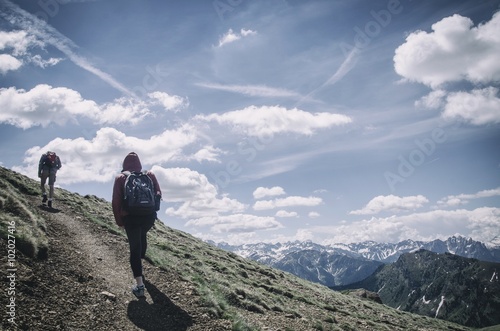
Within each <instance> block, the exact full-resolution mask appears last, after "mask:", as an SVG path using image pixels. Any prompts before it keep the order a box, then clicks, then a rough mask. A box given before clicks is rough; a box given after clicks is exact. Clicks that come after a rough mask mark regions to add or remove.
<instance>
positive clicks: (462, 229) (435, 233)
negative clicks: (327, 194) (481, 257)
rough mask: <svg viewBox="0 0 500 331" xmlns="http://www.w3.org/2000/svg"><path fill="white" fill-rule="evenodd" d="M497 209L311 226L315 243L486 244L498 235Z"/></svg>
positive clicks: (486, 208) (444, 212)
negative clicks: (466, 240) (458, 239)
mask: <svg viewBox="0 0 500 331" xmlns="http://www.w3.org/2000/svg"><path fill="white" fill-rule="evenodd" d="M499 222H500V208H489V207H483V208H477V209H474V210H465V209H458V210H452V211H447V210H435V211H430V212H424V213H415V214H411V215H405V216H391V217H387V218H371V219H369V220H362V221H357V222H352V223H345V224H342V225H339V226H322V227H311V228H309V230H310V231H311V232H313V233H314V235H315V240H316V241H317V242H320V240H319V238H324V240H323V241H322V242H323V243H324V244H335V243H345V244H348V243H354V242H362V241H368V240H373V241H377V242H392V243H395V242H399V241H403V240H406V239H412V240H422V241H429V240H434V239H446V238H448V237H450V236H452V235H462V236H465V237H471V238H473V239H474V240H478V241H482V242H484V243H488V242H490V241H491V240H493V239H494V238H495V237H498V236H500V227H499V226H498V224H499Z"/></svg>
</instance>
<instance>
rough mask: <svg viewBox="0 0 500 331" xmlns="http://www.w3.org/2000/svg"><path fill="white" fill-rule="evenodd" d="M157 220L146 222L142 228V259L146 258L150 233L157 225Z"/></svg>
mask: <svg viewBox="0 0 500 331" xmlns="http://www.w3.org/2000/svg"><path fill="white" fill-rule="evenodd" d="M155 219H156V217H155ZM155 219H153V220H148V221H146V222H145V224H144V225H143V226H142V227H141V258H145V257H146V250H147V249H148V231H149V230H151V228H152V227H153V225H154V224H155V223H154V222H155Z"/></svg>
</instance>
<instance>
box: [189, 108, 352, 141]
mask: <svg viewBox="0 0 500 331" xmlns="http://www.w3.org/2000/svg"><path fill="white" fill-rule="evenodd" d="M195 119H198V120H204V121H215V122H217V123H219V124H223V125H229V126H232V127H233V129H234V130H235V131H238V132H241V133H246V134H248V135H250V136H257V137H263V136H268V135H273V134H278V133H288V132H291V133H297V134H303V135H311V134H313V133H314V131H315V130H316V129H325V128H330V127H332V126H338V125H344V124H348V123H351V122H352V120H351V118H350V117H348V116H345V115H340V114H332V113H326V112H325V113H309V112H306V111H303V110H300V109H297V108H293V109H286V108H284V107H279V106H262V107H256V106H250V107H247V108H244V109H242V110H235V111H230V112H227V113H224V114H210V115H197V116H196V117H195Z"/></svg>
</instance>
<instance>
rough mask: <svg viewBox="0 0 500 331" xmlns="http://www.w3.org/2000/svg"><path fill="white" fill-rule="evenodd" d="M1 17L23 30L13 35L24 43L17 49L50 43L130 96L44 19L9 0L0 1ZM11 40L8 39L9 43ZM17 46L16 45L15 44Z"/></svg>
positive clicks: (125, 88) (77, 63)
mask: <svg viewBox="0 0 500 331" xmlns="http://www.w3.org/2000/svg"><path fill="white" fill-rule="evenodd" d="M0 6H1V10H2V13H3V18H4V19H5V20H7V21H9V22H10V23H11V24H12V25H14V26H15V27H17V28H19V29H21V30H23V31H22V32H21V33H20V35H19V36H15V37H14V38H17V39H16V40H23V42H24V44H21V45H22V46H18V48H17V51H18V52H22V51H23V50H24V51H25V50H26V48H27V47H25V46H26V43H27V44H28V46H30V45H31V44H33V43H38V44H39V46H40V47H45V46H46V45H51V46H54V47H55V48H57V49H58V50H59V51H61V52H62V53H63V54H64V55H66V56H67V57H68V58H69V59H70V60H71V61H72V62H73V63H74V64H76V65H77V66H79V67H80V68H82V69H84V70H87V71H88V72H90V73H92V74H94V75H96V76H97V77H99V78H100V79H102V80H103V81H104V82H106V83H108V84H109V85H110V86H112V87H114V88H115V89H117V90H119V91H121V92H123V93H125V94H126V95H129V96H132V95H133V93H132V92H131V91H130V90H129V89H128V88H127V87H125V86H124V85H123V84H122V83H120V82H119V81H117V80H116V79H115V78H113V77H112V76H111V75H109V74H108V73H106V72H104V71H102V70H101V69H98V68H97V67H95V66H94V65H93V64H92V63H91V62H90V61H89V60H88V59H86V58H85V57H83V56H81V55H79V54H78V53H77V49H78V46H77V45H75V43H73V41H72V40H70V39H69V38H67V37H66V36H64V35H62V34H61V33H60V32H59V31H57V30H56V29H54V28H53V27H52V26H50V25H48V24H47V23H46V22H45V21H43V20H41V19H38V18H37V17H35V16H34V15H32V14H30V13H29V12H27V11H25V10H23V9H21V8H20V7H19V6H18V5H16V4H13V3H12V2H10V1H2V2H0ZM11 44H12V41H10V44H7V43H6V45H9V46H10V45H11ZM16 47H17V46H16Z"/></svg>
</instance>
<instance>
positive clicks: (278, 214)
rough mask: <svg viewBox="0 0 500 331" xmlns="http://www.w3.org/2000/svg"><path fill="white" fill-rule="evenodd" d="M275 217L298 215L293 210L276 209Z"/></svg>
mask: <svg viewBox="0 0 500 331" xmlns="http://www.w3.org/2000/svg"><path fill="white" fill-rule="evenodd" d="M276 217H280V218H285V217H299V214H297V212H295V211H290V212H288V211H286V210H278V211H277V212H276Z"/></svg>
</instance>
